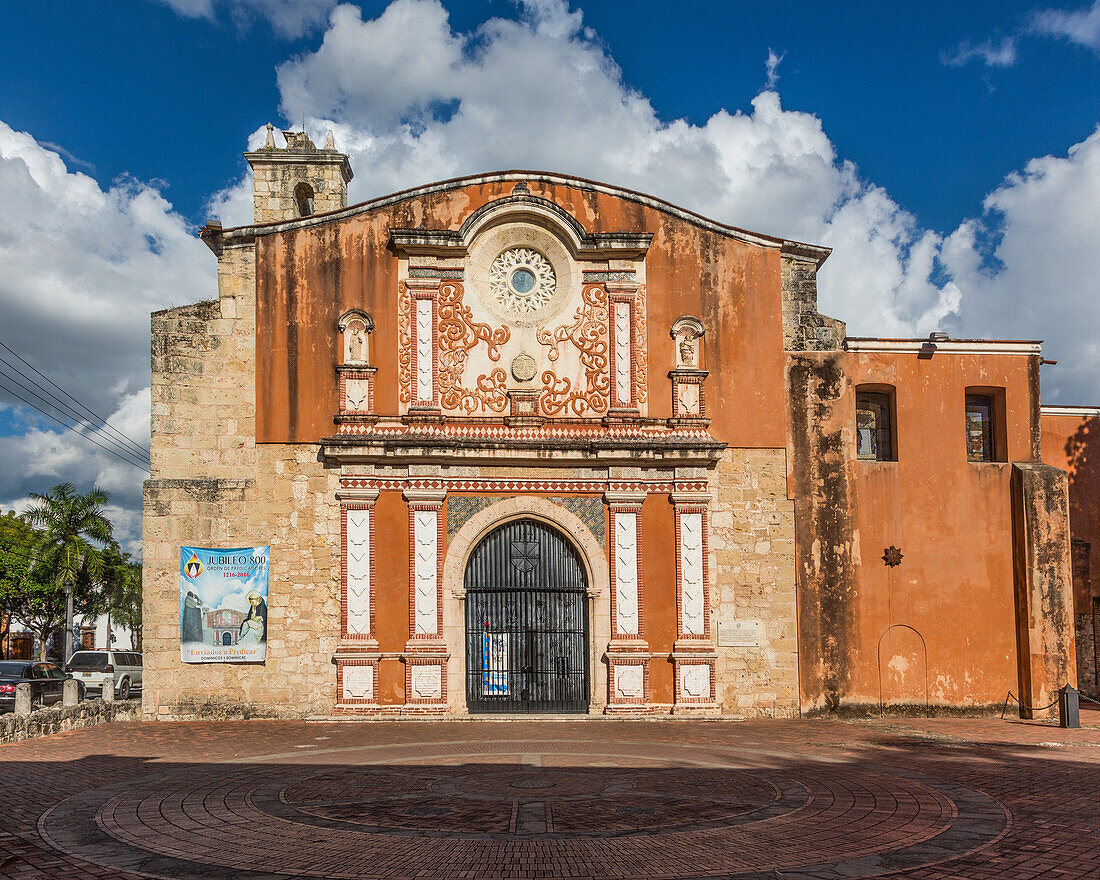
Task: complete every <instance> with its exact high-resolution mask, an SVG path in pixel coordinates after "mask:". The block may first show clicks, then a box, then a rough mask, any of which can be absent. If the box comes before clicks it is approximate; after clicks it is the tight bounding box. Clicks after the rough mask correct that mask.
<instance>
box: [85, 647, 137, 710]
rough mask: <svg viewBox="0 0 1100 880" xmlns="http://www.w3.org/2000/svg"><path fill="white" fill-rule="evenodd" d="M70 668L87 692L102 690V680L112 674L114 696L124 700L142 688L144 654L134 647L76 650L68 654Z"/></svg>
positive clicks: (100, 691)
mask: <svg viewBox="0 0 1100 880" xmlns="http://www.w3.org/2000/svg"><path fill="white" fill-rule="evenodd" d="M69 672H70V673H72V676H73V678H75V679H76V680H77V681H79V682H81V683H82V684H83V685H84V687H85V688H87V689H88V693H90V694H93V695H96V696H98V695H99V694H101V693H103V682H104V681H106V680H107V679H108V678H113V679H114V682H115V697H116V698H118V699H120V700H125V699H127V698H128V697H129V696H130V691H134V690H141V654H138V653H135V652H134V651H114V650H111V651H77V652H76V653H74V654H73V656H72V657H70V658H69Z"/></svg>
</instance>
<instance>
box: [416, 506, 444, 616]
mask: <svg viewBox="0 0 1100 880" xmlns="http://www.w3.org/2000/svg"><path fill="white" fill-rule="evenodd" d="M438 517H439V511H438V510H417V511H414V513H413V521H414V535H413V546H414V552H415V559H414V560H413V578H414V580H415V583H416V591H415V595H414V602H415V612H414V619H415V621H416V635H418V636H425V635H428V636H430V635H437V634H438V633H439V625H438V617H437V611H438V600H437V595H436V594H437V589H436V588H437V579H438V575H437V572H438V569H437V556H438V553H439V547H438V546H437V543H438V542H437V540H436V539H437V537H438V522H439V520H438Z"/></svg>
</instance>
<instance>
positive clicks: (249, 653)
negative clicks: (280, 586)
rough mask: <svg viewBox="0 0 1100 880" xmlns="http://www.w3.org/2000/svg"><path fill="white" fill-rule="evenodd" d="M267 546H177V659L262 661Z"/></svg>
mask: <svg viewBox="0 0 1100 880" xmlns="http://www.w3.org/2000/svg"><path fill="white" fill-rule="evenodd" d="M270 557H271V547H239V548H235V549H232V550H211V549H205V548H202V547H180V659H181V660H182V661H183V662H184V663H262V662H263V661H264V659H266V657H267V572H268V563H269V561H270Z"/></svg>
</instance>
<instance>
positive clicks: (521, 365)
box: [512, 353, 538, 382]
mask: <svg viewBox="0 0 1100 880" xmlns="http://www.w3.org/2000/svg"><path fill="white" fill-rule="evenodd" d="M537 372H538V364H537V363H536V362H535V359H534V358H533V357H531V355H529V354H526V353H524V354H517V355H516V356H515V357H514V358H513V359H512V378H514V379H515V380H516V381H517V382H530V381H531V380H532V379H534V378H535V374H536V373H537Z"/></svg>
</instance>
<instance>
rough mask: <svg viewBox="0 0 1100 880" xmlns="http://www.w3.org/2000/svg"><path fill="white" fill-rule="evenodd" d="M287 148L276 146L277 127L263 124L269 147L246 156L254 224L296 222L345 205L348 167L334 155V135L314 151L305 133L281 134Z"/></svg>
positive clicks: (341, 157) (340, 156)
mask: <svg viewBox="0 0 1100 880" xmlns="http://www.w3.org/2000/svg"><path fill="white" fill-rule="evenodd" d="M283 137H284V138H285V139H286V146H285V147H277V146H275V126H273V125H272V124H271V123H270V122H269V123H268V124H267V142H266V143H265V144H264V145H263V146H262V147H260V149H258V150H254V151H252V152H248V153H245V154H244V157H245V159H247V160H248V164H249V166H251V168H252V176H253V185H252V204H253V220H254V221H255V222H256V223H270V222H273V221H276V220H294V219H297V218H299V217H309V216H310V215H312V214H321V213H324V212H325V211H335V210H338V209H340V208H346V207H347V205H348V181H349V180H351V178H352V171H351V163H350V162H349V161H348V157H347V155H346V154H344V153H338V152H337V151H336V145H335V143H333V139H332V132H331V131H330V132H329V133H328V137H327V138H326V139H325V145H324V146H323V147H322V148H320V149H318V148H317V147H316V145H314V143H313V141H312V140H310V137H309V135H308V134H307V133H306V132H304V131H284V132H283Z"/></svg>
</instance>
